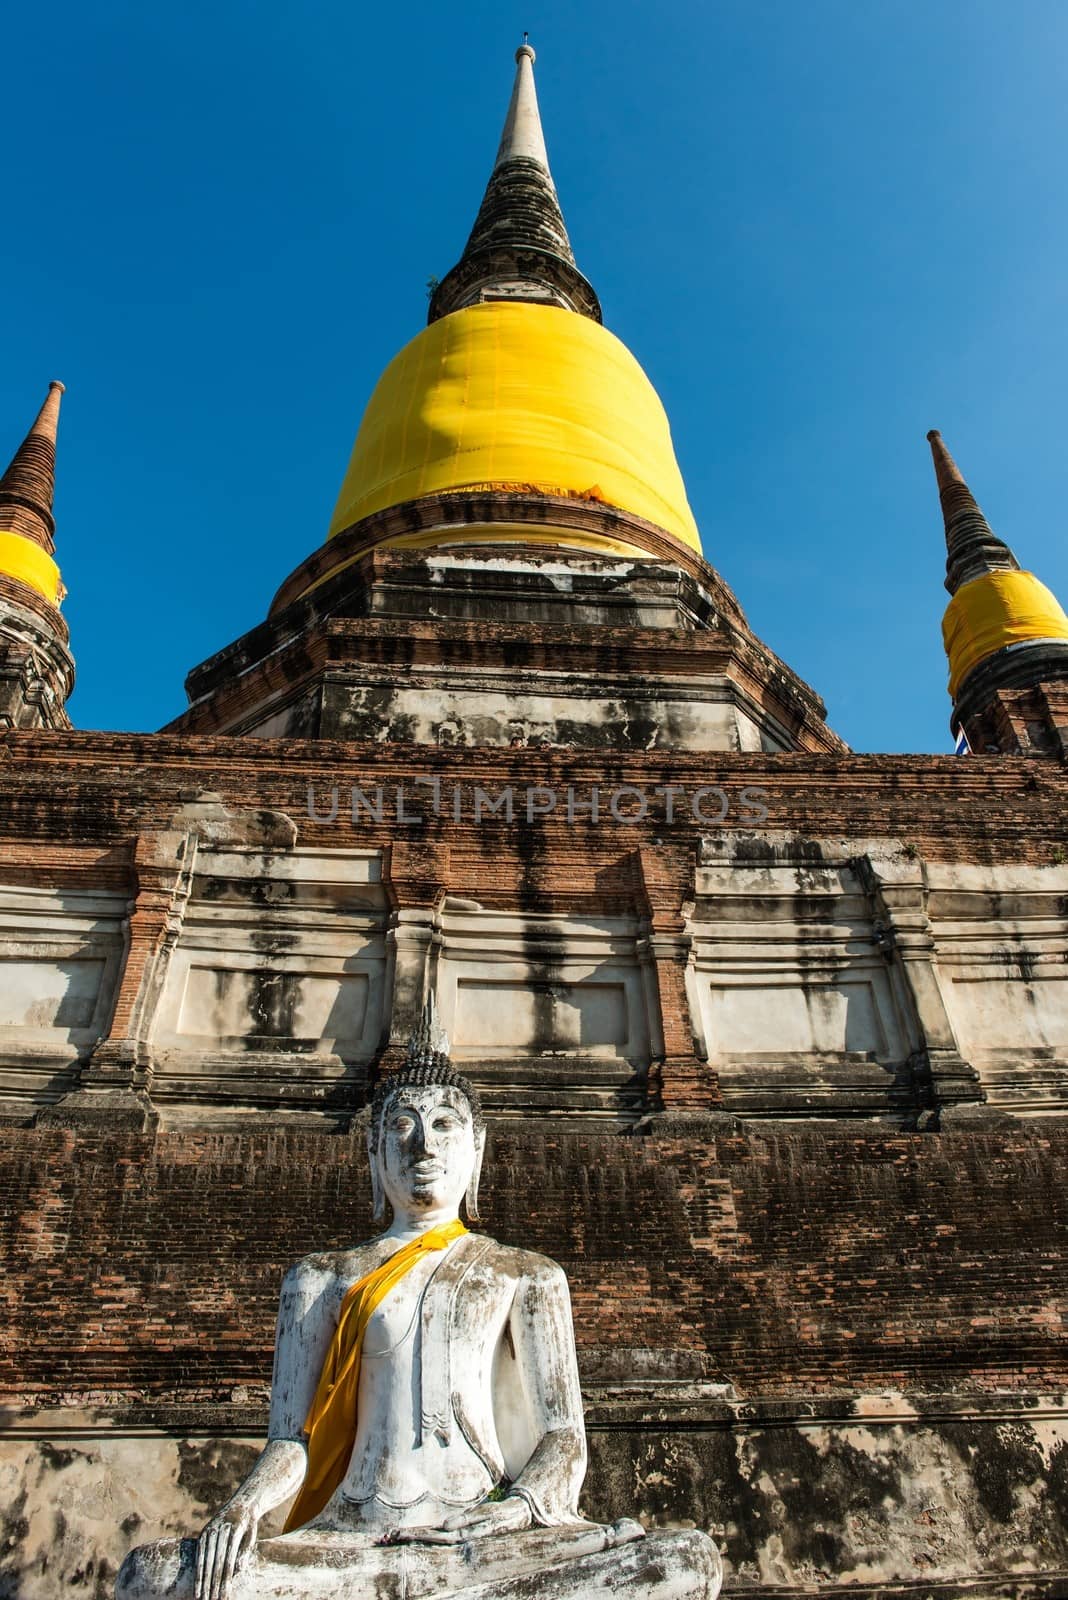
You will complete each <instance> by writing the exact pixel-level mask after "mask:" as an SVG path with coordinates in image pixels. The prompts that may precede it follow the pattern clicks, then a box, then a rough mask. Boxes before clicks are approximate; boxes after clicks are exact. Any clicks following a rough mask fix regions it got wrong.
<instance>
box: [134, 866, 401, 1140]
mask: <svg viewBox="0 0 1068 1600" xmlns="http://www.w3.org/2000/svg"><path fill="white" fill-rule="evenodd" d="M386 918H387V909H386V905H385V894H384V891H383V887H382V873H381V860H380V857H379V855H378V853H377V852H375V851H366V850H364V851H361V850H316V849H309V850H302V849H300V848H297V849H294V850H292V851H290V852H287V853H285V854H284V855H282V854H280V855H277V856H273V857H271V858H270V861H269V862H268V863H265V860H264V857H263V856H262V854H261V853H260V852H258V851H255V850H252V849H244V848H241V847H237V846H232V845H228V846H227V847H225V848H222V849H218V850H214V849H211V848H205V847H204V846H201V848H200V849H199V851H198V853H197V858H196V868H195V873H194V877H193V882H192V886H191V893H190V896H189V902H188V905H187V907H186V910H185V915H184V917H183V920H182V927H181V933H180V936H179V939H178V943H177V946H176V948H175V950H174V952H173V954H172V956H171V960H170V965H169V967H168V969H167V973H166V978H165V982H164V984H163V993H162V997H161V999H160V1003H159V1007H158V1010H157V1013H156V1018H155V1023H154V1026H153V1030H152V1050H153V1057H154V1061H155V1074H154V1077H153V1089H152V1092H153V1096H154V1098H156V1099H157V1100H159V1101H160V1102H161V1103H168V1104H169V1105H170V1106H172V1107H177V1108H179V1112H180V1114H181V1115H183V1116H193V1115H194V1114H195V1112H196V1107H197V1105H198V1104H200V1103H206V1104H210V1105H211V1106H213V1107H215V1108H222V1110H239V1111H240V1110H241V1109H242V1108H246V1109H247V1107H248V1106H249V1105H254V1106H263V1105H285V1106H288V1107H289V1108H291V1109H294V1110H295V1109H305V1108H306V1109H309V1110H311V1111H313V1112H314V1111H315V1110H316V1109H317V1108H321V1107H324V1106H330V1105H334V1104H337V1105H342V1104H345V1105H348V1104H350V1103H352V1098H351V1097H352V1096H357V1098H358V1093H359V1084H360V1083H361V1082H362V1076H361V1074H362V1072H363V1068H364V1064H365V1063H366V1062H368V1061H369V1060H370V1059H371V1057H372V1056H373V1055H374V1053H375V1050H376V1049H377V1048H378V1045H379V1042H380V1039H381V1035H382V1028H383V1023H384V1017H383V1006H384V995H385V989H386V939H385V924H386ZM346 1096H349V1098H348V1099H346ZM219 1114H222V1112H221V1111H220V1113H219Z"/></svg>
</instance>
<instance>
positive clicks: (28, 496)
mask: <svg viewBox="0 0 1068 1600" xmlns="http://www.w3.org/2000/svg"><path fill="white" fill-rule="evenodd" d="M63 392H64V391H63V385H62V384H61V383H60V382H58V380H57V381H54V382H52V383H50V384H49V386H48V395H47V398H46V399H45V403H44V405H43V406H42V407H41V409H40V411H39V412H38V413H37V418H36V421H35V422H34V424H33V427H32V428H31V429H30V431H29V433H28V434H27V435H26V437H25V439H23V441H22V443H21V444H20V445H19V447H18V449H17V450H16V451H15V454H14V456H13V458H12V461H11V465H10V466H9V467H8V469H7V471H6V472H5V473H4V475H3V477H2V478H0V529H2V530H4V531H5V532H8V533H17V534H21V536H22V537H23V538H24V539H32V540H33V542H34V544H38V545H40V547H41V549H42V550H45V551H47V553H48V554H49V555H51V554H52V552H53V551H54V549H55V532H56V524H55V521H54V519H53V516H52V502H53V500H54V498H55V491H56V433H57V431H58V428H59V403H60V399H61V397H62V395H63Z"/></svg>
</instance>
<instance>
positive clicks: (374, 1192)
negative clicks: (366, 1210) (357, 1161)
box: [367, 1122, 386, 1222]
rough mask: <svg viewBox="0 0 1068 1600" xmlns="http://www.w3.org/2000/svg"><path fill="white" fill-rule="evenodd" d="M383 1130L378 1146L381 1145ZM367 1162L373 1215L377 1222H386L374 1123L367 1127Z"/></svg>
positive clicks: (384, 1199)
mask: <svg viewBox="0 0 1068 1600" xmlns="http://www.w3.org/2000/svg"><path fill="white" fill-rule="evenodd" d="M381 1142H382V1139H381V1129H379V1138H378V1144H379V1145H381ZM367 1161H368V1165H369V1166H370V1168H371V1215H372V1220H373V1221H375V1222H385V1220H386V1196H385V1191H384V1190H383V1188H382V1174H381V1173H380V1171H379V1170H378V1149H377V1148H376V1144H375V1131H374V1123H373V1122H372V1123H368V1126H367Z"/></svg>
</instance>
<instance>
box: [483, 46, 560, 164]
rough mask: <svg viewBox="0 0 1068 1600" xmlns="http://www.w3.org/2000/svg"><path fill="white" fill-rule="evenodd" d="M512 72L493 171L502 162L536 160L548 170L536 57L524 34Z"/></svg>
mask: <svg viewBox="0 0 1068 1600" xmlns="http://www.w3.org/2000/svg"><path fill="white" fill-rule="evenodd" d="M515 60H516V75H515V84H514V86H513V88H512V100H511V104H510V105H509V107H508V115H507V116H506V117H505V119H504V132H503V133H502V134H501V142H500V146H499V148H498V150H497V159H496V161H495V162H494V164H493V170H494V171H496V170H497V168H498V167H503V165H504V163H505V162H506V161H516V160H522V161H536V162H537V163H538V165H539V166H542V167H544V168H545V170H546V172H548V170H549V153H548V151H547V150H546V148H545V135H544V134H543V133H542V131H541V116H540V114H539V112H538V91H537V90H536V89H535V87H534V62H535V61H536V60H537V57H536V56H535V54H534V51H533V50H532V49H531V47H530V45H529V44H527V41H526V35H525V34H524V35H523V43H522V44H521V45H520V46H519V49H518V50H517V51H516V53H515Z"/></svg>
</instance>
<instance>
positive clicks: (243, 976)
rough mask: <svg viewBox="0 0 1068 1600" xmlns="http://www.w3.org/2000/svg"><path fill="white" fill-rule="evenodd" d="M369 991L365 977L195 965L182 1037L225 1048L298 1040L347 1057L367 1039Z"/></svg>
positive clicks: (188, 984) (186, 996)
mask: <svg viewBox="0 0 1068 1600" xmlns="http://www.w3.org/2000/svg"><path fill="white" fill-rule="evenodd" d="M368 987H369V980H368V976H367V974H366V973H359V972H357V973H327V974H317V973H314V972H308V971H302V970H300V969H299V968H297V969H296V970H289V971H286V970H280V969H279V968H278V966H277V965H275V966H274V967H272V968H263V967H238V966H230V967H224V966H199V965H193V966H191V967H190V968H189V973H188V978H187V981H186V986H185V993H184V995H183V998H182V1006H181V1011H180V1014H179V1019H178V1032H179V1034H180V1035H181V1036H183V1037H185V1038H188V1039H195V1038H199V1039H202V1040H204V1041H205V1042H208V1041H216V1042H220V1043H222V1042H232V1043H240V1042H241V1041H242V1040H244V1039H249V1038H263V1039H292V1040H293V1041H294V1042H295V1043H300V1044H321V1045H322V1046H324V1047H326V1048H329V1049H336V1050H338V1051H340V1052H341V1053H342V1054H345V1053H347V1052H349V1051H351V1049H352V1048H353V1047H358V1046H359V1042H360V1039H361V1038H362V1036H363V1032H364V1023H365V1019H366V1015H367V995H368Z"/></svg>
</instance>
